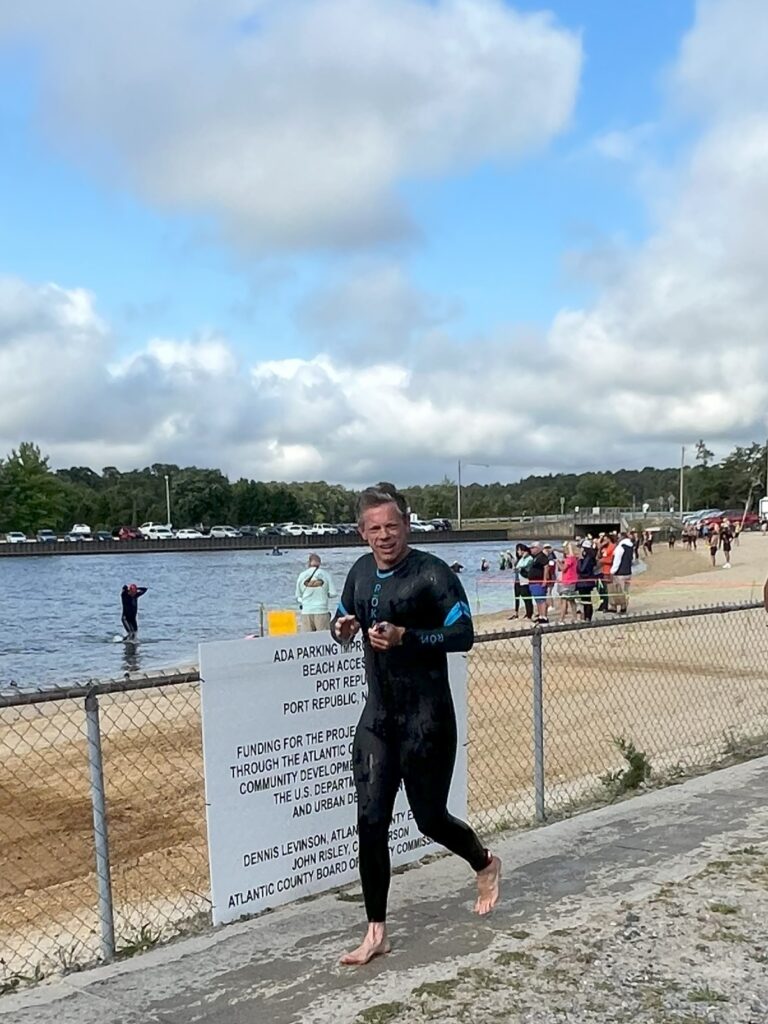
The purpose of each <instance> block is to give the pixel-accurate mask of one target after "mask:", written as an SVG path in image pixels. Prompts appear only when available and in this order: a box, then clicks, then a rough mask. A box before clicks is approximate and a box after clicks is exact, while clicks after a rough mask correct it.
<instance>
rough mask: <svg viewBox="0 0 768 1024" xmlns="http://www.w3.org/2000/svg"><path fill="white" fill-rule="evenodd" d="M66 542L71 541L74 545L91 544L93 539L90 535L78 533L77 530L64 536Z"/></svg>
mask: <svg viewBox="0 0 768 1024" xmlns="http://www.w3.org/2000/svg"><path fill="white" fill-rule="evenodd" d="M64 540H68V541H71V542H72V543H73V544H85V543H90V542H91V541H92V540H93V537H92V536H91V535H90V533H77V531H75V530H70V531H69V533H65V534H64Z"/></svg>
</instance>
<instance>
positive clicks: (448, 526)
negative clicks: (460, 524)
mask: <svg viewBox="0 0 768 1024" xmlns="http://www.w3.org/2000/svg"><path fill="white" fill-rule="evenodd" d="M427 522H428V523H432V525H433V526H434V528H435V529H436V530H452V529H453V525H452V523H451V520H450V519H428V520H427Z"/></svg>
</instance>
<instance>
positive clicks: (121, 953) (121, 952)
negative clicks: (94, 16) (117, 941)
mask: <svg viewBox="0 0 768 1024" xmlns="http://www.w3.org/2000/svg"><path fill="white" fill-rule="evenodd" d="M160 939H161V934H160V932H159V931H154V929H153V928H152V926H151V925H148V924H143V925H142V926H141V928H139V930H138V931H137V932H135V933H134V935H133V936H132V937H130V938H126V939H125V941H124V943H123V944H122V945H119V946H117V947H116V949H115V958H116V959H118V960H126V959H128V957H131V956H135V955H136V954H137V953H144V952H146V950H148V949H152V948H153V947H154V946H156V945H157V944H158V942H159V941H160Z"/></svg>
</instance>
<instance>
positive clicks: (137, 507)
mask: <svg viewBox="0 0 768 1024" xmlns="http://www.w3.org/2000/svg"><path fill="white" fill-rule="evenodd" d="M765 466H766V446H765V445H760V444H757V443H753V444H752V445H750V446H748V447H736V448H734V449H733V451H732V452H730V453H729V454H728V455H727V456H726V457H725V458H723V459H722V460H720V461H719V462H714V461H713V457H712V452H711V451H710V450H709V449H708V448H707V446H706V445H705V443H704V442H703V441H699V443H698V444H697V445H696V449H695V460H694V462H693V464H692V465H690V466H688V467H686V469H685V476H684V480H685V505H686V508H691V509H695V508H714V507H719V508H723V509H725V508H740V507H743V506H744V505H745V504H746V503H747V502H751V504H752V507H754V504H755V500H756V497H757V496H758V495H762V494H763V493H765V490H764V485H765V482H766V478H765V472H766V471H765ZM679 474H680V471H679V469H675V468H671V469H654V468H652V467H650V466H647V467H646V468H645V469H640V470H627V469H620V470H616V471H615V472H591V473H578V474H577V473H550V474H547V475H546V476H528V477H526V478H524V479H523V480H519V481H517V482H516V483H509V484H502V483H491V484H478V483H471V484H466V485H464V486H463V487H462V514H463V516H464V517H465V518H467V519H482V518H489V517H506V516H524V515H531V516H532V515H547V514H552V513H557V512H559V511H560V509H561V506H562V507H564V508H565V510H566V511H570V510H572V509H573V508H574V507H580V508H591V507H593V506H597V505H599V506H602V507H608V506H618V507H621V508H630V507H633V506H634V507H637V508H640V506H641V505H642V504H643V503H645V502H647V503H648V504H649V505H650V506H651V508H652V509H655V510H656V509H658V510H662V509H667V508H669V507H670V506H673V507H674V508H677V500H678V499H677V495H678V487H679ZM166 477H167V478H168V486H169V489H170V498H171V514H172V520H173V525H174V526H191V525H197V524H202V525H204V526H212V525H214V524H216V523H232V524H234V525H240V526H242V525H245V524H259V523H264V522H275V523H277V522H288V521H292V522H309V523H313V522H330V523H334V522H351V521H353V520H354V518H355V503H356V499H357V492H356V491H354V490H349V489H347V488H345V487H342V486H341V485H340V484H329V483H326V482H325V481H309V482H300V483H281V482H277V481H260V480H247V479H245V478H240V479H238V480H235V481H234V482H232V481H230V480H229V479H228V477H226V476H225V475H224V474H223V473H222V472H221V471H220V470H218V469H199V468H197V467H196V466H184V467H181V466H176V465H173V464H166V463H154V464H153V465H151V466H147V467H145V468H144V469H134V470H128V471H127V472H121V471H120V470H118V469H117V468H115V467H114V466H106V467H105V468H104V469H102V470H101V472H96V471H95V470H93V469H91V468H89V467H87V466H73V467H71V468H69V469H57V470H53V469H51V468H50V466H49V460H48V457H47V456H46V455H44V454H43V453H42V452H41V450H40V448H39V447H38V446H37V445H36V444H34V443H32V442H30V441H25V442H22V443H21V444H20V445H19V447H18V448H17V449H14V450H13V451H11V452H10V454H9V455H8V456H7V457H6V458H4V459H0V532H3V533H7V532H8V531H10V530H23V531H24V532H25V533H30V532H34V531H35V530H39V529H43V528H50V529H53V530H56V531H57V532H63V531H65V530H68V529H70V528H71V527H72V525H73V524H74V523H88V525H89V526H91V527H92V528H93V529H107V530H112V529H115V528H116V527H119V526H123V525H129V526H136V525H139V524H140V523H143V522H147V521H152V522H165V521H166V518H167V516H166ZM403 492H404V493H405V495H406V497H407V498H408V500H409V502H410V505H411V508H412V509H413V511H414V512H416V513H417V514H418V515H419V516H420V517H421V518H423V519H432V518H435V517H438V516H440V517H446V518H455V516H456V483H455V481H453V480H450V479H449V478H447V477H446V478H445V479H444V480H442V481H441V482H440V483H437V484H424V485H420V486H414V487H404V488H403Z"/></svg>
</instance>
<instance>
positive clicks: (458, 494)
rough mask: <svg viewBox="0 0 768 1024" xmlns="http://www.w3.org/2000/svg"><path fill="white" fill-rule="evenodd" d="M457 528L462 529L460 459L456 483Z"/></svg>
mask: <svg viewBox="0 0 768 1024" xmlns="http://www.w3.org/2000/svg"><path fill="white" fill-rule="evenodd" d="M456 528H457V529H458V530H460V529H461V459H459V477H458V481H457V483H456Z"/></svg>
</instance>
